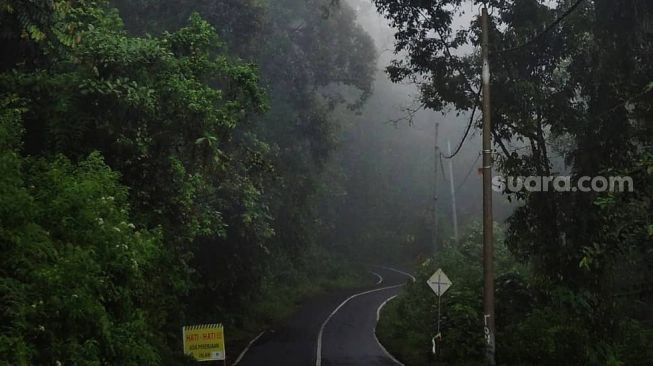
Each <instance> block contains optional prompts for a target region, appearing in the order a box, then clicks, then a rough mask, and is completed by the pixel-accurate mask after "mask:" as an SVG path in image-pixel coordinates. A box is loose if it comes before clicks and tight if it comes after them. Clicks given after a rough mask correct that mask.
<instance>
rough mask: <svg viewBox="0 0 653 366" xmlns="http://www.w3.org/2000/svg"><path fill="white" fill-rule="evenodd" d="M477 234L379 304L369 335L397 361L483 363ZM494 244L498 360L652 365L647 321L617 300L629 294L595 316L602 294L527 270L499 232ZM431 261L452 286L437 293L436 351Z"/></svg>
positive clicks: (420, 365)
mask: <svg viewBox="0 0 653 366" xmlns="http://www.w3.org/2000/svg"><path fill="white" fill-rule="evenodd" d="M479 234H480V231H479V230H478V229H476V230H472V231H471V232H470V234H469V235H468V236H467V237H466V238H465V239H464V240H463V241H462V242H461V244H460V245H459V246H458V247H448V248H446V249H444V250H443V251H441V253H440V254H439V256H438V258H437V259H436V260H427V261H426V262H424V263H423V264H422V265H421V266H420V268H419V270H418V272H417V274H416V278H417V281H416V282H415V283H411V284H409V285H408V286H407V287H406V289H405V291H404V292H403V293H402V294H401V295H400V296H399V297H397V298H396V299H395V300H393V301H391V302H390V303H389V304H388V305H387V306H386V307H384V309H383V311H382V313H381V319H380V321H379V324H378V326H377V336H378V337H379V340H380V341H381V343H383V345H384V346H385V347H386V348H387V349H388V351H389V352H390V353H392V354H393V355H394V356H395V357H396V358H397V359H399V360H400V361H402V362H403V363H404V364H406V365H410V366H430V365H456V366H474V365H482V364H483V358H484V357H483V350H484V345H483V337H482V292H481V289H482V283H481V279H482V273H481V266H480V263H481V260H480V253H481V250H480V245H479V243H480V242H481V240H480V235H479ZM495 246H496V257H495V263H496V273H497V277H496V280H495V294H496V315H497V320H496V322H497V337H496V339H497V354H496V355H497V356H496V358H497V364H498V365H538V366H540V365H547V366H548V365H550V366H558V365H597V366H599V365H601V366H608V365H610V366H619V365H628V366H630V365H635V366H639V365H653V347H651V345H653V329H651V327H650V326H646V325H644V323H642V322H640V321H637V320H634V319H632V318H630V317H628V316H627V312H626V311H624V310H623V309H624V306H628V304H624V303H628V302H632V301H630V300H625V301H618V300H616V299H615V298H613V299H611V303H610V304H611V305H610V306H611V307H612V309H613V310H612V312H610V313H607V312H606V313H604V314H603V316H602V317H601V316H599V314H598V313H599V312H600V311H601V310H602V309H605V308H603V307H602V306H601V302H603V305H605V301H606V299H605V298H600V299H597V298H594V297H592V296H591V294H588V293H586V292H583V291H574V290H572V289H570V288H569V287H566V286H564V284H560V283H552V282H550V281H547V280H544V279H542V278H541V277H538V276H535V275H533V274H532V272H531V271H530V270H529V269H528V268H526V267H524V266H522V265H519V264H518V263H517V262H515V261H514V260H513V259H512V257H511V256H510V254H509V253H508V251H507V249H506V248H505V246H504V245H503V243H502V240H500V238H499V240H498V241H497V243H496V245H495ZM437 268H442V269H443V270H444V271H445V273H447V275H448V276H449V278H450V279H451V280H452V282H453V286H452V287H451V288H450V289H449V290H448V291H447V293H446V294H444V296H443V297H442V312H441V314H442V316H441V321H442V322H441V333H442V341H441V343H440V345H441V347H440V354H439V356H438V358H437V359H436V358H435V357H434V356H433V355H432V352H431V350H432V343H431V340H432V338H433V336H434V335H435V334H436V324H437V297H436V296H435V295H434V294H433V293H432V291H431V290H430V288H429V287H428V286H427V285H426V281H427V279H428V278H429V276H430V275H431V274H432V273H433V272H434V271H435V270H436V269H437ZM630 306H632V305H630ZM620 309H621V310H620ZM595 319H603V320H602V321H599V322H597V321H596V320H595Z"/></svg>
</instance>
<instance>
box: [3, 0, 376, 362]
mask: <svg viewBox="0 0 653 366" xmlns="http://www.w3.org/2000/svg"><path fill="white" fill-rule="evenodd" d="M113 6H117V7H118V9H120V11H119V10H118V9H116V8H114V7H113ZM315 8H318V9H323V10H322V11H316V10H315ZM171 9H181V11H174V12H170V10H171ZM327 10H328V11H327ZM0 12H1V13H0V22H1V24H2V35H1V38H0V47H1V48H2V52H3V55H9V56H8V57H7V58H5V57H4V56H3V60H2V63H1V64H0V85H1V90H2V94H1V95H0V98H1V104H0V107H1V108H2V110H1V112H2V114H1V120H0V122H1V125H0V148H1V149H2V150H1V151H0V154H2V157H1V159H2V164H1V165H0V169H1V171H0V176H2V180H1V184H2V193H1V196H0V197H1V198H0V203H1V205H0V206H1V210H2V211H1V214H0V215H1V216H0V225H1V231H0V233H1V239H0V240H1V247H0V250H1V257H0V258H2V259H1V261H0V273H1V280H0V281H1V282H0V283H1V285H0V303H1V305H2V312H1V313H0V320H2V324H3V325H2V327H1V331H0V340H1V342H0V363H2V362H8V363H10V364H25V365H26V364H55V363H57V362H62V363H64V364H68V363H72V364H78V363H83V364H125V365H127V364H139V365H145V364H147V365H152V364H176V363H182V362H184V356H183V355H181V342H180V336H181V334H179V329H180V327H181V325H183V324H193V323H198V322H223V323H225V325H226V326H227V327H228V328H229V329H230V331H231V333H230V340H229V341H231V340H233V339H236V340H238V339H239V337H243V336H247V335H248V334H249V333H250V332H252V331H254V330H256V329H257V328H258V327H260V326H261V325H262V322H264V321H270V320H275V319H277V318H278V317H280V316H283V315H284V314H286V313H287V312H288V311H290V310H291V309H292V305H293V303H294V302H295V301H297V300H298V298H299V297H300V296H301V295H303V294H305V293H306V292H309V291H316V290H319V289H320V288H323V287H325V286H336V285H342V284H344V283H348V282H346V281H349V282H351V281H352V280H353V279H354V278H355V273H353V272H352V271H351V270H350V269H349V268H348V267H347V266H348V264H347V262H346V261H336V260H335V259H334V258H335V254H334V253H330V252H329V251H328V246H326V245H324V241H323V240H322V233H323V226H324V224H323V223H321V222H320V221H319V220H317V215H318V214H317V208H318V202H319V200H320V197H321V196H320V195H321V194H322V193H321V192H322V189H321V183H320V181H319V178H320V176H321V174H323V162H324V161H325V160H326V158H327V156H328V154H329V153H330V151H331V150H332V148H333V146H334V135H333V131H335V130H336V128H337V125H338V121H337V120H336V119H335V118H334V116H333V114H332V111H333V110H334V108H336V106H338V105H345V106H348V107H350V109H355V108H358V106H360V104H361V103H362V102H363V101H364V100H365V99H366V97H367V95H369V93H370V88H371V75H372V71H373V62H374V48H373V46H372V44H371V41H370V40H369V37H367V35H366V34H365V33H364V32H363V31H362V30H361V29H360V28H359V27H358V26H357V25H356V24H355V18H354V16H353V12H352V10H351V9H350V8H348V7H346V6H338V7H333V6H332V4H330V2H327V1H325V2H321V1H314V2H312V3H311V4H304V3H303V2H299V1H295V2H293V1H286V2H276V1H275V2H271V3H270V4H267V3H265V2H259V1H251V2H242V1H226V2H213V1H211V2H209V1H206V2H197V3H194V4H188V3H187V2H184V1H172V0H170V1H161V2H158V1H157V2H148V1H143V2H120V1H116V2H115V3H112V4H109V3H108V2H105V1H93V0H88V1H66V0H55V1H51V2H22V1H8V2H3V3H2V4H1V5H0ZM143 14H147V16H144V15H143ZM121 15H122V16H123V17H125V19H126V25H127V26H126V27H125V25H124V24H123V20H122V18H121ZM289 19H292V21H291V22H290V24H291V27H290V28H289V26H288V20H289ZM336 29H337V30H338V32H337V34H338V35H339V37H336V38H333V37H328V38H327V37H325V35H326V34H333V33H336V32H334V30H336ZM260 44H265V45H266V47H259V46H258V45H260ZM347 113H353V112H351V111H350V112H347ZM326 219H328V217H327V218H326ZM309 277H310V278H311V281H312V282H311V284H310V285H311V286H309V283H308V278H309Z"/></svg>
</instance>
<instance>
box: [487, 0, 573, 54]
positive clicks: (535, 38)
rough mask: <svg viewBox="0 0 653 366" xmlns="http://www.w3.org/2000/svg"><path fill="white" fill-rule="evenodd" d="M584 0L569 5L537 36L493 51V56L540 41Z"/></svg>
mask: <svg viewBox="0 0 653 366" xmlns="http://www.w3.org/2000/svg"><path fill="white" fill-rule="evenodd" d="M583 1H585V0H578V1H576V2H575V3H574V5H572V6H571V7H569V9H567V10H566V11H565V12H564V13H563V14H562V15H561V16H560V17H558V19H556V20H555V21H554V22H553V23H551V24H549V25H548V26H547V27H546V28H545V29H544V31H542V32H541V33H539V34H538V35H536V36H535V37H533V38H531V39H530V40H528V41H527V42H526V43H524V44H521V45H519V46H515V47H512V48H508V49H505V50H500V51H497V52H493V53H492V54H491V56H494V55H496V54H501V53H507V52H513V51H517V50H520V49H522V48H526V47H529V46H531V45H533V44H534V43H536V42H538V41H539V40H540V39H542V38H543V37H544V36H545V35H546V34H547V33H549V32H550V31H551V30H552V29H553V28H555V27H556V26H557V25H558V24H560V23H561V22H562V21H563V20H565V18H567V17H568V16H569V15H571V14H572V13H573V12H574V11H575V10H576V9H577V8H578V7H579V6H580V4H582V3H583Z"/></svg>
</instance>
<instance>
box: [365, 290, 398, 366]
mask: <svg viewBox="0 0 653 366" xmlns="http://www.w3.org/2000/svg"><path fill="white" fill-rule="evenodd" d="M395 297H397V295H394V296H392V297H389V298H387V299H386V300H385V301H384V302H383V303H382V304H381V305H379V307H378V308H377V309H376V324H377V325H378V324H379V319H381V310H382V309H383V307H384V306H385V305H386V304H387V303H389V302H390V301H392V299H394V298H395ZM372 332H374V340H376V343H378V344H379V347H381V349H382V350H383V352H385V355H386V356H388V358H390V359H391V360H392V361H394V363H396V364H397V365H401V366H404V364H403V363H401V362H399V360H397V359H396V358H395V356H393V355H392V354H391V353H390V352H388V350H387V349H386V348H385V347H384V346H383V344H381V342H380V341H379V338H378V337H377V336H376V325H375V326H374V329H372Z"/></svg>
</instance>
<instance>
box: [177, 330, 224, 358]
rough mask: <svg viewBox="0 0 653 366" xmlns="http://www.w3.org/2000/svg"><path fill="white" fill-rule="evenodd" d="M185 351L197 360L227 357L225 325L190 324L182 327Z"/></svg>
mask: <svg viewBox="0 0 653 366" xmlns="http://www.w3.org/2000/svg"><path fill="white" fill-rule="evenodd" d="M182 332H183V336H184V353H185V354H187V355H191V356H193V358H195V359H196V360H197V361H217V360H224V359H225V350H224V327H222V324H200V325H188V326H185V327H183V328H182Z"/></svg>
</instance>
